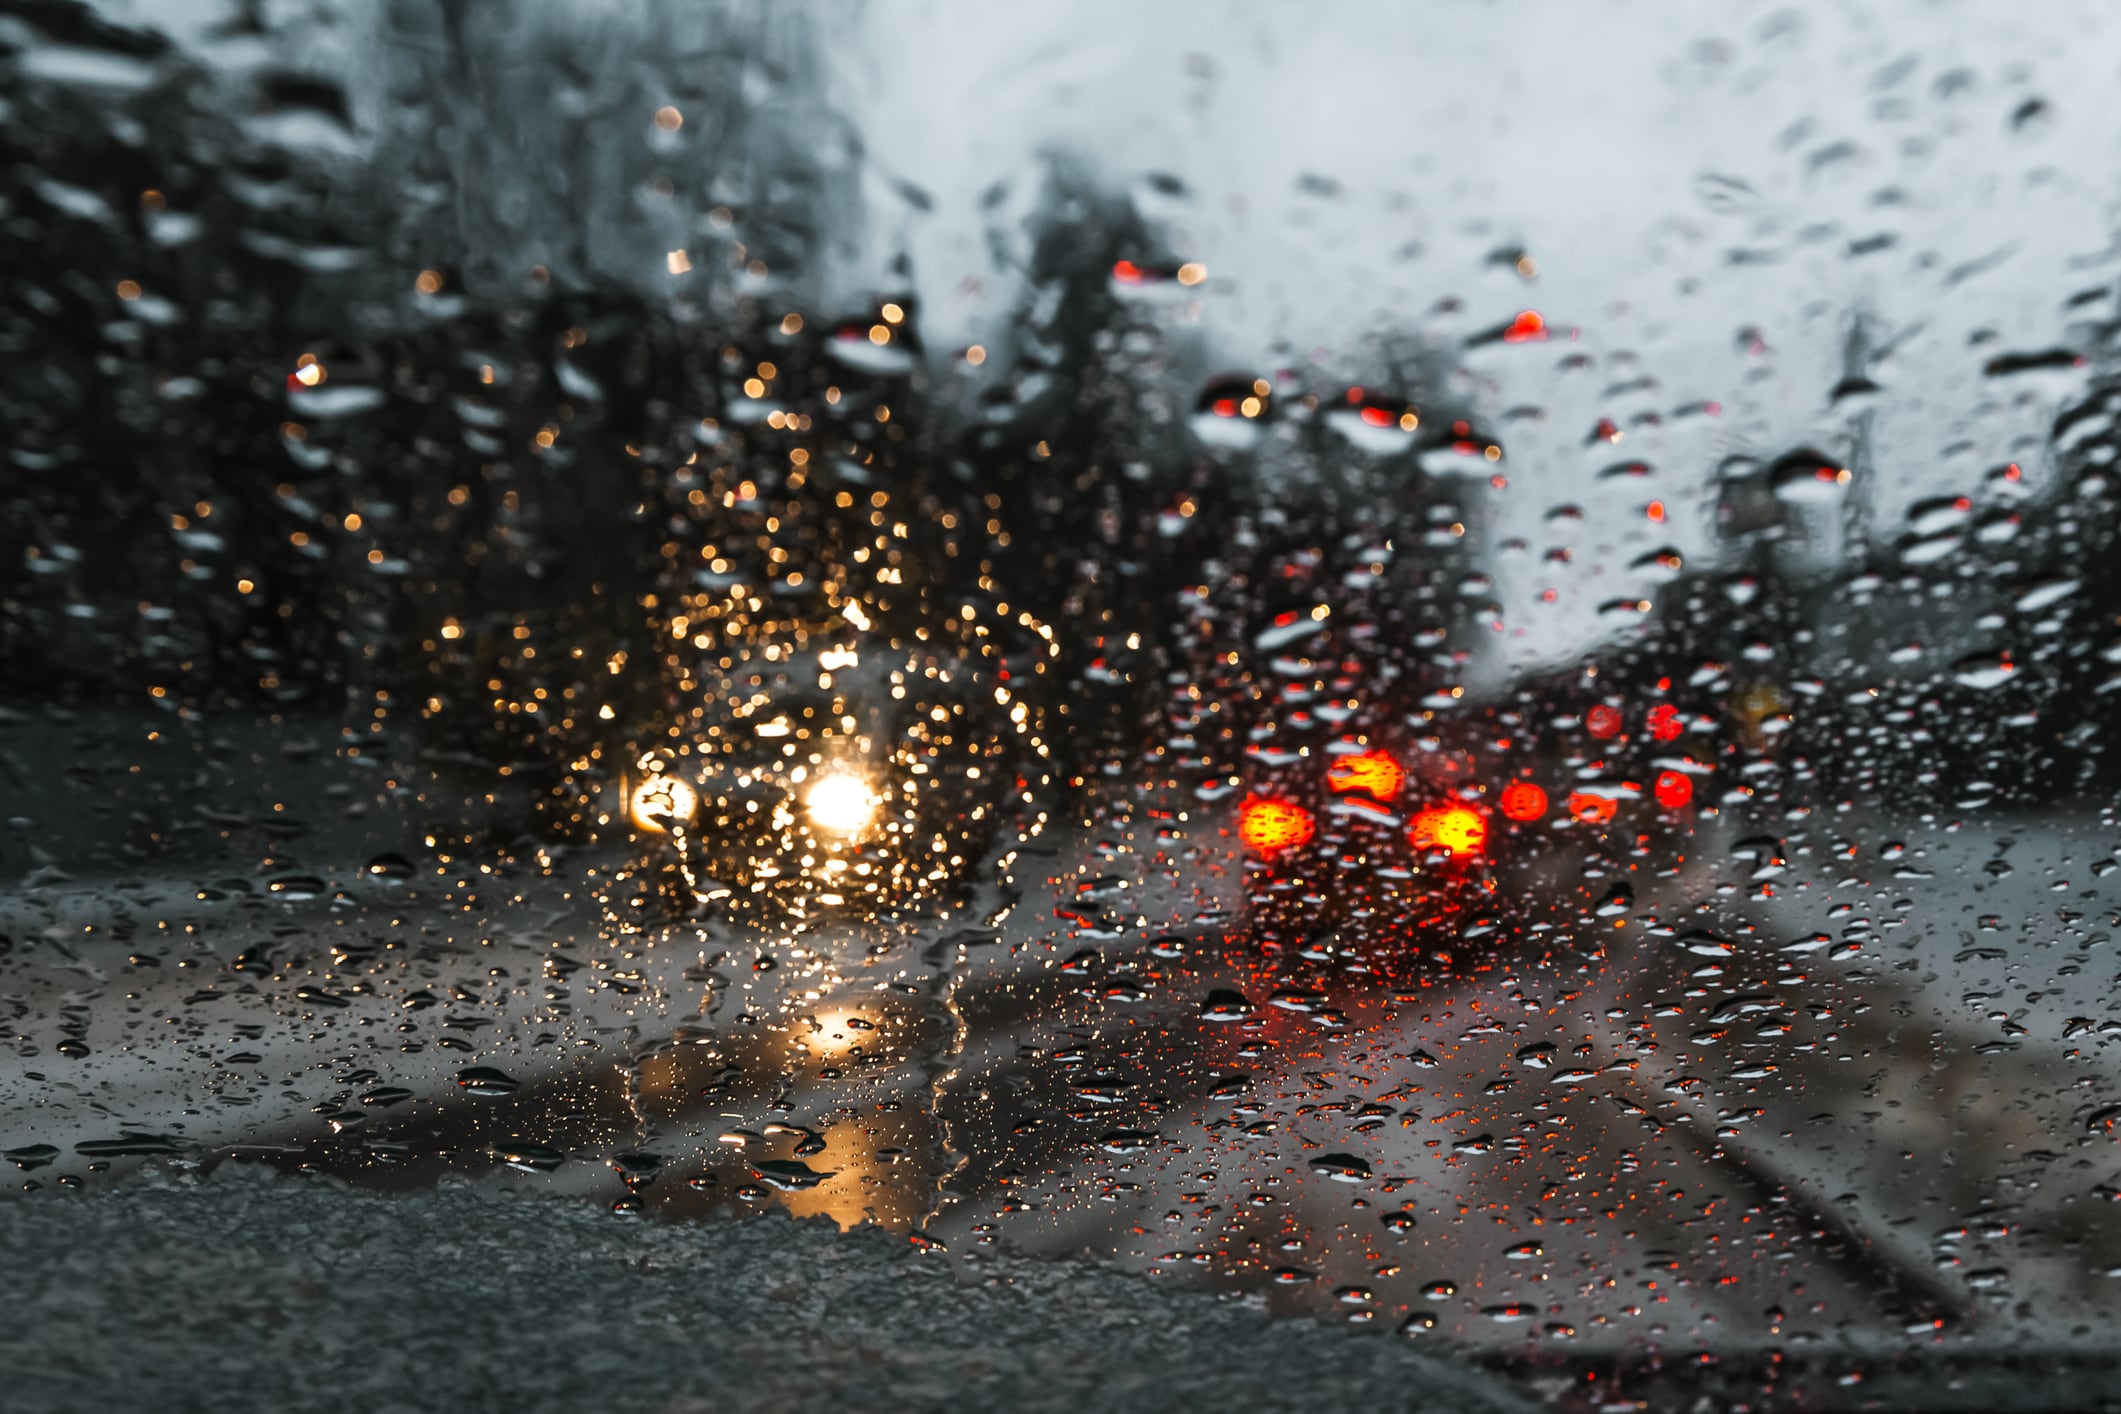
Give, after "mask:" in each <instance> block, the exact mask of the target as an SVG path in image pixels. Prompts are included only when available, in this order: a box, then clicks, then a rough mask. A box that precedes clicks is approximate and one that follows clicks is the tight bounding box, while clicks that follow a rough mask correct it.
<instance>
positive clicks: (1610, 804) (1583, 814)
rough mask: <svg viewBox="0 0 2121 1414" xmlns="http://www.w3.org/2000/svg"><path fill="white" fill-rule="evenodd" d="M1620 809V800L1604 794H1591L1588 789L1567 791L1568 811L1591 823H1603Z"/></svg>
mask: <svg viewBox="0 0 2121 1414" xmlns="http://www.w3.org/2000/svg"><path fill="white" fill-rule="evenodd" d="M1619 810H1620V802H1619V801H1617V800H1615V799H1613V798H1612V797H1611V796H1606V795H1592V794H1591V793H1590V792H1589V791H1581V790H1576V791H1570V792H1569V813H1570V814H1571V815H1573V816H1575V817H1576V818H1577V819H1579V820H1584V821H1587V822H1589V823H1590V824H1593V825H1603V824H1604V823H1605V822H1606V821H1608V820H1610V819H1612V818H1613V816H1614V815H1615V814H1616V813H1618V811H1619Z"/></svg>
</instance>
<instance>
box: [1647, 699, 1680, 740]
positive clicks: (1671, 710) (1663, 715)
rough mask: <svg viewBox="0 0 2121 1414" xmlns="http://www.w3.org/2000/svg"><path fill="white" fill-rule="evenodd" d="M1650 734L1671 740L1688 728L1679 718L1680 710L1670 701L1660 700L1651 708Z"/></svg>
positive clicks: (1659, 738)
mask: <svg viewBox="0 0 2121 1414" xmlns="http://www.w3.org/2000/svg"><path fill="white" fill-rule="evenodd" d="M1649 727H1650V735H1651V736H1653V737H1656V738H1657V739H1658V740H1659V741H1670V740H1672V738H1674V737H1676V736H1678V735H1679V734H1680V733H1681V732H1683V731H1685V730H1686V723H1684V722H1682V721H1680V720H1679V710H1678V709H1677V708H1675V707H1673V706H1672V704H1671V703H1669V702H1660V703H1658V704H1657V705H1656V706H1655V707H1652V708H1651V709H1650V719H1649Z"/></svg>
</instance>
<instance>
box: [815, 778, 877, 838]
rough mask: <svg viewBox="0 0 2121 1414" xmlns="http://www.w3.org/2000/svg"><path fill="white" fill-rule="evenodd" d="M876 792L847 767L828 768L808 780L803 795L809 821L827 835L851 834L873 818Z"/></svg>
mask: <svg viewBox="0 0 2121 1414" xmlns="http://www.w3.org/2000/svg"><path fill="white" fill-rule="evenodd" d="M876 807H877V798H876V792H875V791H873V790H871V789H870V788H869V783H868V782H867V781H865V780H863V779H862V778H861V777H860V776H857V775H855V774H853V773H852V772H849V771H829V772H827V773H826V774H824V775H822V776H819V777H818V778H817V779H816V780H815V781H813V782H811V784H810V789H809V790H808V791H807V792H805V793H804V795H803V808H804V810H806V811H807V812H808V813H809V815H810V823H811V824H812V825H814V826H816V827H817V829H819V830H820V831H822V832H823V833H825V834H828V835H838V836H840V837H841V838H843V839H844V838H850V837H852V836H854V835H858V834H860V833H861V832H862V831H863V830H864V829H865V828H867V827H868V825H869V822H870V821H871V820H873V819H875V818H876Z"/></svg>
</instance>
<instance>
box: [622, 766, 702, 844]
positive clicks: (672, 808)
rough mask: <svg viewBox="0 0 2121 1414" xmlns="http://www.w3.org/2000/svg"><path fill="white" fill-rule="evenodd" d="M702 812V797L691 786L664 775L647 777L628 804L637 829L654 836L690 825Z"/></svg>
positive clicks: (635, 790)
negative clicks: (697, 812)
mask: <svg viewBox="0 0 2121 1414" xmlns="http://www.w3.org/2000/svg"><path fill="white" fill-rule="evenodd" d="M699 808H700V793H699V792H698V791H696V790H694V789H693V788H692V786H691V784H690V783H689V782H687V781H684V780H681V779H679V778H678V777H676V776H665V775H653V776H647V777H644V778H643V779H642V781H641V783H640V784H639V785H637V786H635V787H634V788H633V797H632V799H631V800H630V801H629V802H628V813H630V814H631V815H632V816H633V823H634V825H635V826H636V827H637V828H639V829H641V830H644V831H646V832H647V833H649V834H654V835H660V834H667V833H668V832H669V831H670V830H671V829H672V828H673V827H677V828H683V827H684V826H686V825H689V824H691V823H692V817H693V814H694V812H696V811H697V810H698V809H699Z"/></svg>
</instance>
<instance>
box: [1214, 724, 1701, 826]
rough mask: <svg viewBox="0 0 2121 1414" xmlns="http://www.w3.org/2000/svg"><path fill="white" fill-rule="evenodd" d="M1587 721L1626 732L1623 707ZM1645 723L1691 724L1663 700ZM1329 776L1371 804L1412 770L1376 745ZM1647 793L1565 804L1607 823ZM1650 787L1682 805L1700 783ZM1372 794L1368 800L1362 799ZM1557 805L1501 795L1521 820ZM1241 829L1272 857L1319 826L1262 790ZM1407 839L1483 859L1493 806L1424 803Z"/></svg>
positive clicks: (1331, 783)
mask: <svg viewBox="0 0 2121 1414" xmlns="http://www.w3.org/2000/svg"><path fill="white" fill-rule="evenodd" d="M1584 726H1585V729H1586V730H1587V731H1589V733H1590V734H1591V735H1592V736H1593V737H1596V738H1599V739H1601V740H1610V739H1612V738H1614V737H1617V736H1619V735H1620V732H1621V730H1622V726H1623V722H1622V718H1621V714H1620V712H1619V710H1618V709H1617V708H1613V707H1609V706H1605V705H1600V706H1597V707H1594V708H1592V709H1591V710H1590V711H1589V712H1587V713H1586V714H1585V717H1584ZM1645 726H1646V728H1647V730H1648V733H1649V735H1650V736H1651V737H1653V738H1655V739H1656V740H1658V741H1660V742H1665V741H1671V740H1673V739H1674V738H1675V737H1677V736H1678V735H1679V734H1680V733H1681V732H1682V731H1683V730H1684V724H1683V723H1682V722H1681V720H1680V717H1679V714H1678V712H1677V711H1675V710H1674V709H1673V708H1671V707H1670V706H1666V705H1662V704H1660V705H1659V706H1657V707H1654V708H1652V709H1651V710H1650V713H1649V716H1648V718H1647V719H1646V721H1645ZM1325 783H1326V787H1327V789H1328V790H1331V791H1333V792H1335V793H1336V794H1339V795H1342V796H1346V797H1350V798H1351V801H1350V803H1351V804H1354V805H1358V806H1362V807H1365V808H1371V807H1374V806H1381V804H1382V803H1383V802H1387V801H1391V800H1395V799H1397V798H1398V796H1399V794H1400V792H1401V791H1402V790H1404V789H1405V787H1406V783H1407V770H1406V768H1405V767H1404V766H1403V765H1401V764H1400V762H1399V761H1398V760H1397V759H1396V758H1395V757H1394V756H1393V755H1392V754H1391V753H1390V752H1388V751H1384V750H1380V749H1372V750H1368V751H1364V752H1361V753H1359V754H1355V755H1349V756H1342V757H1339V758H1337V759H1335V760H1334V762H1333V763H1332V765H1330V766H1329V767H1327V769H1326V777H1325ZM1642 793H1643V791H1642V786H1641V785H1640V784H1639V783H1637V782H1634V781H1626V782H1623V783H1622V784H1621V788H1620V791H1619V792H1618V793H1616V794H1614V795H1604V794H1599V793H1597V792H1595V791H1576V790H1572V791H1570V792H1569V793H1568V795H1567V796H1566V797H1565V799H1564V805H1565V808H1566V809H1567V811H1568V813H1569V815H1570V817H1571V818H1572V819H1575V820H1579V821H1582V822H1583V823H1585V824H1591V825H1602V824H1606V823H1607V822H1609V821H1611V820H1612V819H1613V817H1614V816H1615V815H1617V814H1618V813H1619V810H1620V804H1621V800H1622V799H1623V798H1633V797H1636V796H1639V795H1641V794H1642ZM1649 794H1650V795H1651V796H1652V797H1653V798H1655V800H1656V802H1657V804H1658V805H1659V806H1660V807H1662V808H1663V809H1666V810H1679V809H1682V808H1684V807H1685V806H1686V805H1688V804H1690V803H1691V802H1692V801H1693V798H1694V783H1693V781H1692V780H1691V779H1690V778H1688V777H1687V776H1686V775H1685V774H1683V773H1682V772H1679V771H1669V770H1667V771H1659V772H1658V773H1657V774H1656V776H1655V778H1654V779H1653V780H1652V782H1651V784H1650V789H1649ZM1365 796H1366V797H1368V800H1362V799H1361V797H1365ZM1551 806H1552V802H1551V800H1550V799H1549V797H1548V795H1547V792H1546V791H1545V790H1544V789H1543V788H1541V787H1540V786H1539V785H1537V784H1535V783H1534V782H1532V781H1527V780H1516V781H1512V782H1510V783H1509V784H1508V785H1506V786H1504V787H1503V788H1502V791H1501V793H1500V794H1499V796H1498V797H1497V799H1496V809H1497V810H1499V811H1500V812H1501V814H1502V816H1503V818H1504V819H1506V820H1510V821H1514V822H1516V823H1518V824H1529V823H1531V822H1532V821H1535V820H1539V819H1542V818H1544V817H1545V816H1546V814H1547V812H1548V810H1549V809H1550V808H1551ZM1343 809H1345V807H1343ZM1354 813H1360V812H1354ZM1380 813H1382V812H1381V811H1380ZM1237 832H1238V838H1239V839H1241V840H1242V841H1243V842H1244V844H1245V845H1246V847H1247V848H1249V849H1251V850H1253V851H1255V852H1256V853H1258V854H1261V855H1265V856H1272V855H1275V854H1279V853H1281V852H1282V851H1284V850H1289V849H1295V848H1299V847H1301V846H1303V845H1305V844H1308V843H1310V841H1311V839H1312V837H1313V836H1314V835H1316V834H1317V833H1318V826H1317V822H1316V820H1314V819H1313V817H1312V814H1311V812H1310V811H1309V810H1308V809H1306V808H1305V807H1304V806H1302V805H1300V804H1298V803H1297V802H1296V801H1294V800H1291V799H1289V798H1288V797H1286V796H1283V795H1271V794H1255V795H1252V796H1249V797H1247V798H1246V800H1245V802H1244V804H1243V805H1242V806H1240V807H1239V811H1238V826H1237ZM1407 842H1408V843H1409V844H1410V845H1412V846H1413V847H1414V848H1415V849H1417V850H1420V851H1422V852H1424V853H1428V852H1431V851H1445V852H1448V853H1449V854H1450V855H1451V857H1452V858H1453V859H1459V860H1467V861H1471V860H1475V859H1478V858H1480V857H1481V856H1483V855H1485V854H1486V853H1487V848H1488V812H1487V810H1485V809H1484V808H1482V807H1480V806H1477V805H1472V804H1469V803H1467V802H1465V801H1461V800H1445V801H1440V802H1438V803H1437V804H1434V805H1429V806H1425V807H1423V808H1422V809H1420V810H1418V811H1416V812H1415V813H1414V816H1413V818H1412V819H1411V820H1410V821H1409V822H1408V825H1407Z"/></svg>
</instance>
